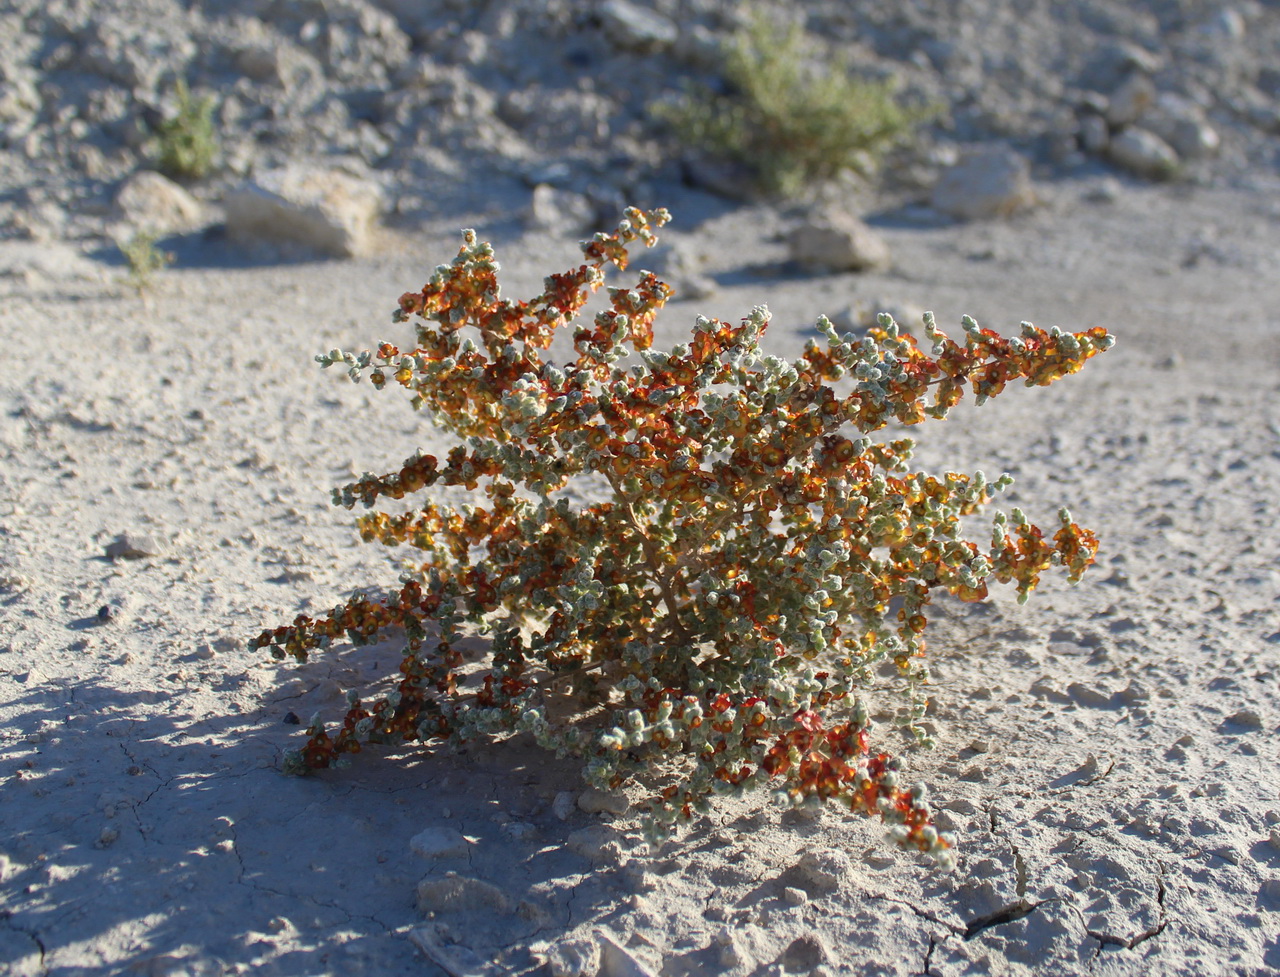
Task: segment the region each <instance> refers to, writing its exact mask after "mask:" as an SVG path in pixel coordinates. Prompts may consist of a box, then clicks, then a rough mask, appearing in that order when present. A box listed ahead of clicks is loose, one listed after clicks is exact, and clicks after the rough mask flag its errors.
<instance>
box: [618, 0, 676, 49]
mask: <svg viewBox="0 0 1280 977" xmlns="http://www.w3.org/2000/svg"><path fill="white" fill-rule="evenodd" d="M600 26H601V27H602V28H603V29H604V36H605V37H606V38H608V39H609V42H610V43H611V44H613V46H614V47H616V48H618V49H620V50H623V51H631V52H634V53H637V54H647V53H650V52H653V51H657V50H660V49H662V48H667V47H670V46H671V45H672V44H674V43H675V41H676V39H677V38H678V37H679V36H680V30H679V28H677V27H676V25H675V23H674V22H673V21H671V20H669V19H668V18H666V17H663V16H662V15H661V14H658V13H655V12H654V11H652V10H649V9H646V8H645V7H641V6H639V5H638V4H634V3H629V2H628V0H605V3H604V4H602V5H601V7H600Z"/></svg>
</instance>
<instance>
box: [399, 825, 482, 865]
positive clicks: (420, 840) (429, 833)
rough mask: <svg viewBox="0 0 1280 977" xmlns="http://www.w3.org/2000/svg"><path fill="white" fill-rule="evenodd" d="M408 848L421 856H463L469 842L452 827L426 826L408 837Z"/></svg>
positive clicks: (468, 847) (468, 846)
mask: <svg viewBox="0 0 1280 977" xmlns="http://www.w3.org/2000/svg"><path fill="white" fill-rule="evenodd" d="M409 849H410V851H412V852H413V853H414V854H415V855H421V856H422V857H423V858H463V857H465V856H466V854H467V852H468V850H469V849H470V843H469V842H468V841H467V839H466V838H464V837H462V833H461V832H459V831H455V830H454V829H453V828H427V829H426V830H425V831H420V832H419V833H418V834H416V835H414V836H413V837H412V838H410V839H409Z"/></svg>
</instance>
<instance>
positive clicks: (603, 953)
mask: <svg viewBox="0 0 1280 977" xmlns="http://www.w3.org/2000/svg"><path fill="white" fill-rule="evenodd" d="M599 941H600V975H601V977H656V974H655V973H654V971H653V970H652V969H650V968H649V967H647V966H645V965H644V964H643V963H641V962H640V961H639V960H638V959H636V957H635V955H634V954H633V953H632V952H631V951H630V950H627V949H625V948H624V947H622V946H619V945H618V944H617V943H615V942H614V940H613V939H612V937H610V936H608V935H607V934H605V933H600V934H599Z"/></svg>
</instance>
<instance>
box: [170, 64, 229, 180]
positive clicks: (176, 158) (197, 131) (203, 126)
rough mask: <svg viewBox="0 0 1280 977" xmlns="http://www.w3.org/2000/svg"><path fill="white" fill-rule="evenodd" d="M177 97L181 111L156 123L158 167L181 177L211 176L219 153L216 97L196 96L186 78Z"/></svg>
mask: <svg viewBox="0 0 1280 977" xmlns="http://www.w3.org/2000/svg"><path fill="white" fill-rule="evenodd" d="M174 96H175V98H176V101H177V113H176V114H175V115H173V116H171V117H169V118H167V119H164V120H162V121H161V122H160V123H159V124H158V125H157V126H156V166H157V167H159V169H160V172H161V173H163V174H164V175H165V176H169V177H172V178H174V179H177V180H199V179H202V178H203V177H205V176H206V175H208V173H209V170H210V169H212V168H213V161H214V158H215V157H216V156H217V154H218V137H217V134H216V133H215V132H214V128H213V99H212V98H210V97H209V96H205V97H204V98H196V97H195V96H194V95H192V94H191V89H190V88H188V87H187V83H186V82H185V81H183V80H182V79H179V80H178V82H177V85H176V86H175V89H174Z"/></svg>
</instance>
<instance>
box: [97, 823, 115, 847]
mask: <svg viewBox="0 0 1280 977" xmlns="http://www.w3.org/2000/svg"><path fill="white" fill-rule="evenodd" d="M119 837H120V829H119V828H116V827H114V826H113V825H110V824H109V825H107V826H106V827H104V828H103V829H102V830H101V831H100V832H99V833H98V842H97V845H96V847H98V848H110V847H111V846H112V845H114V844H115V843H116V840H117V839H118V838H119Z"/></svg>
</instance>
